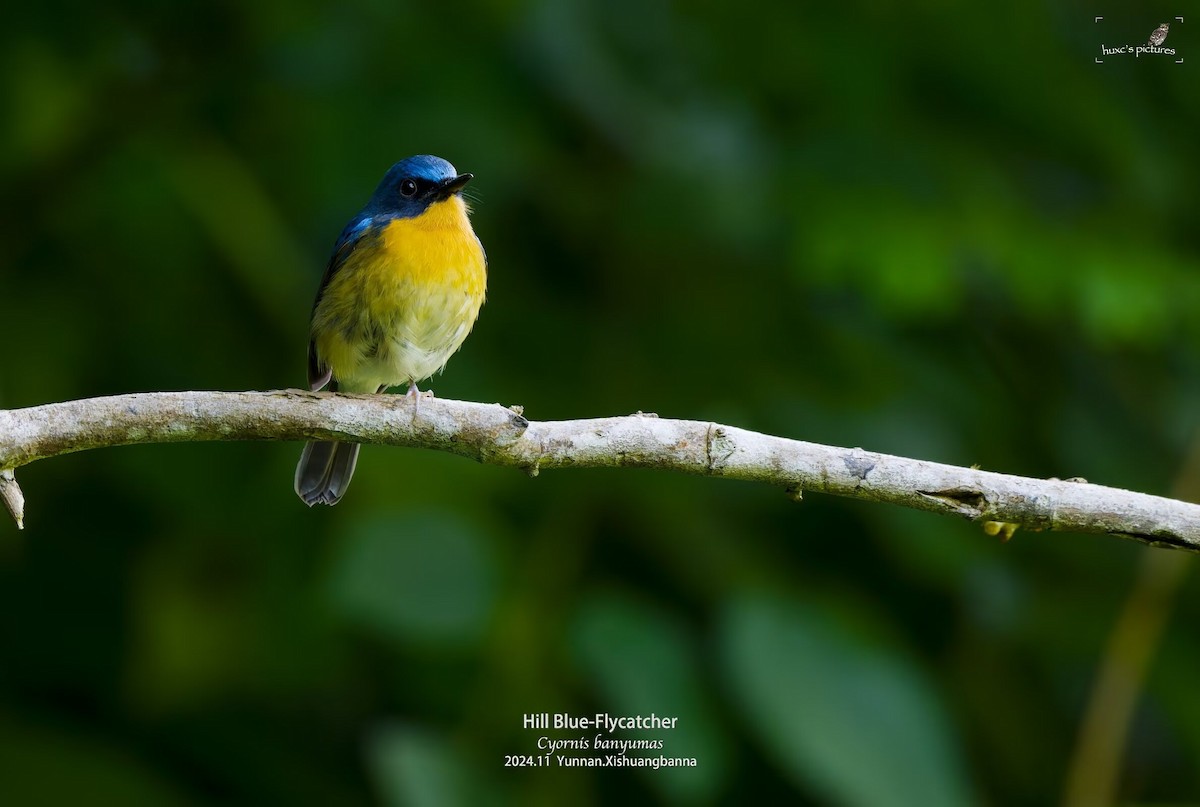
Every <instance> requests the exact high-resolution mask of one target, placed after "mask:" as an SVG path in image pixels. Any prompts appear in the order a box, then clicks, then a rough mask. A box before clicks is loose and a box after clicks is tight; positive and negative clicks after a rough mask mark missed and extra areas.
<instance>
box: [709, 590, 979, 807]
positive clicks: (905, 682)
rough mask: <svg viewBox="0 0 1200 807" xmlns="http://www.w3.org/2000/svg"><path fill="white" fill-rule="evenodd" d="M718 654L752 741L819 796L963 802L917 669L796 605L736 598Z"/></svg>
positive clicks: (957, 769) (897, 802)
mask: <svg viewBox="0 0 1200 807" xmlns="http://www.w3.org/2000/svg"><path fill="white" fill-rule="evenodd" d="M727 608H728V610H727V612H726V613H725V615H724V620H723V623H722V626H721V649H722V653H723V655H724V663H725V668H726V670H727V672H728V675H729V680H730V684H731V686H732V688H733V694H734V697H735V698H736V699H737V700H738V701H739V702H740V703H741V704H742V706H743V707H744V708H745V710H746V717H747V720H748V721H749V723H750V726H751V728H752V729H753V730H754V732H755V733H756V734H757V735H758V739H759V742H760V744H761V745H762V746H763V748H764V749H765V751H766V752H767V754H769V755H770V756H772V757H773V758H774V759H775V760H776V762H777V763H778V764H780V765H781V766H782V767H783V768H784V769H785V770H786V771H787V773H788V774H790V775H791V777H792V778H793V779H794V780H795V781H796V782H798V783H800V784H802V785H804V786H805V787H807V788H810V789H811V790H812V791H814V792H815V793H817V794H818V795H819V796H821V797H822V798H823V799H829V800H831V801H833V802H834V803H837V804H845V805H863V807H907V806H908V805H913V806H914V807H916V806H917V805H919V806H920V807H940V806H941V805H947V806H949V805H963V804H971V803H972V802H973V800H972V799H971V798H970V797H969V795H968V792H969V791H968V788H967V784H966V781H965V779H964V771H963V764H962V760H961V759H960V756H959V754H958V752H957V750H956V747H955V745H954V743H955V739H954V737H953V735H952V733H951V731H950V728H949V726H948V725H947V721H946V717H945V715H944V713H943V712H942V709H941V706H940V705H939V704H938V702H937V699H936V698H935V696H934V694H933V691H932V690H931V687H930V685H929V684H928V682H926V681H925V680H924V678H923V677H922V676H921V674H920V672H919V670H917V669H916V668H915V667H912V666H910V665H909V664H908V663H906V662H905V661H903V660H902V659H901V658H899V657H898V656H896V655H895V654H892V653H888V652H886V651H884V650H883V649H881V648H879V647H876V646H874V645H873V644H871V643H869V642H868V641H866V640H865V639H864V638H863V637H862V636H859V635H857V634H856V633H853V632H850V631H848V630H846V629H845V628H844V627H842V626H841V625H840V624H839V623H837V622H835V621H834V620H833V619H831V618H830V617H829V616H828V609H827V608H823V609H822V610H819V611H818V610H817V609H816V608H814V607H813V606H810V605H805V604H800V603H790V604H789V603H785V602H780V601H772V600H768V599H764V598H761V597H758V596H754V597H748V598H744V599H741V600H734V601H733V602H732V603H731V604H730V605H729V606H728V607H727Z"/></svg>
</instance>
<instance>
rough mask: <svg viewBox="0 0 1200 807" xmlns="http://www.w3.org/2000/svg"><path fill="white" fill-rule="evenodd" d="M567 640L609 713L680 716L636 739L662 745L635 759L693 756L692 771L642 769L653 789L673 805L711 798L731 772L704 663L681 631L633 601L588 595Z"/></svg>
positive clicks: (669, 619)
mask: <svg viewBox="0 0 1200 807" xmlns="http://www.w3.org/2000/svg"><path fill="white" fill-rule="evenodd" d="M571 638H572V650H573V656H574V658H575V663H576V664H577V665H578V666H579V667H580V668H581V671H582V673H583V675H584V676H585V677H586V678H588V679H590V680H591V681H592V683H593V685H594V686H595V688H596V689H597V690H598V692H599V696H600V700H601V702H602V703H604V704H605V705H606V706H607V708H609V709H611V710H612V713H613V714H620V715H636V714H640V715H646V714H650V713H651V712H653V713H654V714H657V715H658V716H660V717H678V718H679V722H678V723H677V724H676V727H675V728H674V729H670V730H664V731H647V732H641V733H639V734H638V737H642V738H646V739H661V740H663V748H662V750H661V751H655V752H647V751H638V752H636V753H638V754H639V755H650V754H654V755H656V754H662V755H664V756H668V757H695V758H696V767H695V768H660V769H659V770H652V769H648V768H642V769H639V770H641V772H643V773H644V774H645V775H646V776H647V777H648V778H649V779H650V782H651V784H653V785H654V786H655V787H657V788H659V790H661V791H662V793H663V795H665V796H666V797H667V798H668V799H669V800H671V801H674V802H677V803H686V804H704V803H708V802H711V801H712V800H713V799H714V798H716V797H717V796H718V795H719V794H720V792H721V789H722V786H723V784H724V782H725V779H726V776H727V774H728V768H729V762H728V748H727V747H726V744H725V742H724V741H723V739H722V731H721V729H720V727H719V726H718V725H717V722H716V718H715V717H714V716H713V714H712V711H711V710H710V709H709V708H708V707H707V706H706V704H707V703H708V701H709V699H708V696H707V694H706V693H705V691H704V687H703V685H702V682H701V680H700V675H699V671H700V670H701V669H702V664H701V662H700V659H699V658H698V653H697V652H696V648H695V646H694V642H693V640H692V637H691V636H689V635H688V633H687V631H686V630H685V628H684V627H683V625H681V624H679V623H678V622H677V621H676V620H675V619H673V618H672V617H671V616H669V615H668V614H665V613H663V612H662V611H660V610H659V609H657V608H655V607H653V606H651V605H649V604H647V603H644V602H639V601H638V600H636V599H634V598H632V597H629V596H625V595H617V594H603V595H593V596H591V597H590V598H588V599H587V600H586V601H584V603H583V604H582V605H581V606H580V610H579V613H578V614H577V615H576V618H575V621H574V624H573V626H572V629H571Z"/></svg>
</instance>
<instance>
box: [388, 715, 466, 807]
mask: <svg viewBox="0 0 1200 807" xmlns="http://www.w3.org/2000/svg"><path fill="white" fill-rule="evenodd" d="M367 757H368V764H369V767H370V769H371V774H372V776H373V778H374V779H375V783H376V787H377V788H378V790H379V793H380V795H381V796H382V798H383V804H385V805H388V807H458V805H477V804H480V803H481V800H480V798H479V794H478V793H476V792H475V791H478V790H479V788H474V787H472V785H471V783H472V781H473V778H472V776H471V769H470V768H469V767H468V766H467V765H466V764H465V763H464V761H463V760H462V758H461V756H460V754H459V753H458V751H457V750H455V748H454V746H453V745H451V743H450V742H449V741H447V740H446V739H445V738H444V737H442V736H440V735H438V734H436V733H434V732H431V731H427V730H424V729H420V728H416V727H413V726H398V725H389V726H384V727H382V728H380V729H377V730H376V731H375V733H374V734H373V735H372V737H371V740H370V745H369V747H368V749H367Z"/></svg>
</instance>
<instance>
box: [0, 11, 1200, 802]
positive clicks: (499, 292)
mask: <svg viewBox="0 0 1200 807" xmlns="http://www.w3.org/2000/svg"><path fill="white" fill-rule="evenodd" d="M101 5H103V4H93V3H83V2H63V3H58V2H46V3H34V4H25V5H24V6H23V8H22V9H21V10H20V11H16V12H12V11H6V21H5V26H4V28H3V30H2V32H0V99H2V102H3V107H2V110H0V178H2V187H0V199H2V204H3V216H2V217H0V235H2V239H0V324H2V327H3V342H2V344H3V363H2V365H0V368H2V370H0V372H2V375H0V406H3V407H5V408H15V407H22V406H30V405H36V404H40V403H45V402H50V401H56V400H63V399H69V398H78V397H88V396H94V395H102V394H108V393H119V392H129V391H137V390H178V389H233V390H241V389H271V388H281V387H288V386H297V385H300V384H302V382H303V379H304V345H305V341H306V327H307V315H308V312H309V306H310V303H311V298H312V294H313V292H314V290H315V287H316V283H317V279H318V277H319V275H320V272H321V270H322V268H323V265H324V262H325V260H326V258H327V256H328V253H329V249H330V247H331V246H332V243H333V240H334V238H335V237H336V236H337V233H338V232H339V231H340V230H341V228H342V226H343V224H344V223H345V221H346V220H347V219H348V218H349V216H350V215H351V214H352V213H353V212H354V211H355V210H357V208H358V207H359V206H360V205H362V204H363V203H364V202H365V200H366V198H367V197H368V195H369V194H370V192H371V190H372V189H373V188H374V185H375V183H376V182H377V181H378V180H379V177H380V176H381V175H382V174H383V172H384V171H385V170H386V168H387V167H388V166H389V165H390V164H391V163H392V162H394V161H395V160H397V159H400V158H402V157H404V156H407V155H409V154H413V153H425V152H431V153H435V154H438V155H441V156H444V157H446V158H448V159H449V160H451V161H452V162H453V163H454V164H455V165H456V166H457V167H458V168H459V169H460V170H466V171H472V172H474V173H475V174H476V175H477V180H476V182H475V183H474V184H473V185H472V195H473V197H474V199H475V204H474V208H475V212H474V221H475V226H476V229H477V232H478V233H479V235H480V237H481V239H482V240H483V242H484V244H485V245H486V247H487V250H488V255H489V258H490V272H491V277H490V289H489V299H488V303H487V305H486V306H485V307H484V310H483V314H482V316H481V318H480V320H479V323H478V325H477V327H476V329H475V332H474V334H473V335H472V336H471V338H470V339H469V340H468V341H467V343H466V345H465V347H464V348H463V350H462V352H461V353H460V354H459V355H458V356H456V357H455V358H454V359H453V360H452V361H451V362H450V365H449V368H448V370H447V372H446V374H445V375H444V376H441V377H438V378H436V379H434V380H433V381H432V382H429V383H428V384H427V385H426V386H432V387H433V388H434V389H435V390H436V392H437V394H438V395H439V396H442V397H452V398H465V399H470V400H479V401H487V402H491V401H500V402H503V403H506V404H521V405H523V406H524V407H525V412H526V414H527V415H528V416H530V417H532V418H535V419H557V418H572V417H585V416H602V415H619V414H626V413H630V412H634V411H637V410H644V411H648V412H657V413H659V414H660V415H661V416H664V417H685V418H697V419H704V418H707V419H715V420H717V421H720V422H725V423H729V424H733V425H737V426H741V427H745V428H750V429H756V430H761V431H765V432H770V433H774V434H780V435H785V436H790V437H797V438H802V439H806V440H811V441H816V442H828V443H833V444H836V445H846V446H862V447H864V448H867V449H871V450H876V451H885V452H892V453H898V454H904V455H908V456H915V457H920V458H923V459H929V460H937V461H942V462H948V463H955V464H962V465H970V464H973V463H978V464H980V465H982V466H983V467H986V468H989V469H994V470H1002V471H1007V472H1012V473H1019V474H1028V475H1033V476H1042V477H1047V476H1059V477H1067V476H1084V477H1086V478H1088V479H1089V480H1091V481H1094V482H1102V483H1105V484H1110V485H1116V486H1123V487H1129V488H1133V489H1136V490H1143V491H1148V492H1157V493H1166V492H1167V491H1169V490H1170V488H1171V484H1172V480H1173V479H1174V478H1175V477H1176V474H1177V473H1178V471H1179V468H1180V466H1181V465H1182V464H1183V460H1184V457H1185V455H1186V454H1187V453H1188V451H1189V445H1190V444H1191V441H1192V440H1194V439H1195V438H1194V434H1195V432H1196V429H1197V421H1198V417H1197V412H1198V411H1200V338H1198V334H1200V326H1198V325H1197V321H1198V318H1197V313H1198V312H1200V239H1198V236H1197V233H1198V232H1200V230H1198V228H1197V224H1196V215H1197V208H1198V205H1197V202H1198V201H1200V199H1198V194H1197V188H1198V186H1200V157H1198V151H1197V143H1198V134H1200V125H1198V124H1200V114H1198V105H1197V100H1196V99H1197V93H1196V71H1195V69H1194V66H1195V65H1197V64H1200V41H1198V40H1197V38H1196V37H1195V36H1193V35H1192V31H1193V30H1194V28H1193V27H1191V26H1194V25H1196V24H1200V23H1189V24H1188V25H1178V24H1177V25H1174V26H1173V27H1172V32H1171V34H1170V36H1169V38H1168V40H1167V43H1166V44H1167V46H1174V47H1175V48H1176V49H1177V52H1178V54H1179V55H1180V56H1182V57H1184V58H1185V63H1184V64H1183V65H1176V64H1174V63H1173V60H1172V59H1171V58H1168V57H1165V56H1158V57H1154V58H1149V57H1143V58H1140V59H1134V58H1131V57H1125V58H1110V59H1108V60H1107V61H1106V62H1105V64H1102V65H1099V64H1095V63H1094V61H1093V60H1094V57H1095V56H1096V55H1098V54H1099V52H1100V45H1101V44H1102V43H1103V44H1111V43H1113V42H1119V43H1125V42H1139V41H1143V40H1144V39H1145V38H1146V36H1148V35H1149V33H1150V31H1151V30H1152V29H1153V28H1154V27H1155V26H1156V25H1157V24H1158V23H1159V22H1162V21H1163V20H1164V19H1170V18H1171V17H1172V16H1173V15H1174V14H1176V13H1184V12H1183V11H1182V10H1180V9H1177V8H1176V7H1174V6H1167V5H1165V4H1159V3H1153V4H1142V5H1143V8H1142V9H1140V10H1139V11H1138V12H1137V13H1136V14H1132V13H1124V12H1119V11H1117V10H1115V9H1104V8H1099V7H1091V6H1086V5H1084V4H1078V3H1059V4H1043V3H1037V2H1032V1H1030V0H1027V1H1025V2H1015V3H1009V4H988V5H979V6H977V7H956V6H953V5H949V4H941V3H909V4H903V6H901V7H898V8H896V9H894V10H891V11H883V10H880V9H879V8H877V5H876V4H875V3H868V2H862V3H859V2H849V3H837V4H825V5H823V6H821V7H819V8H801V6H802V5H803V4H800V3H787V2H767V1H766V0H742V2H737V3H723V2H722V3H718V2H700V3H682V2H678V3H663V2H649V3H647V2H635V1H634V0H622V1H621V2H602V1H601V0H542V1H541V2H505V1H503V0H492V1H491V2H480V3H456V4H445V8H443V10H437V9H438V8H439V7H438V6H437V5H436V4H433V3H394V2H384V0H375V1H373V2H354V3H346V4H337V5H334V4H330V5H329V6H321V5H318V4H313V3H283V2H262V3H232V2H224V3H222V2H207V3H195V4H167V3H161V4H160V3H152V2H140V3H138V2H121V3H117V4H108V7H101ZM451 7H452V8H453V10H454V11H453V12H451V11H448V10H445V9H447V8H451ZM1102 13H1109V14H1110V16H1109V17H1108V18H1107V19H1106V20H1105V22H1104V23H1102V24H1096V23H1094V22H1093V15H1095V14H1102ZM14 14H15V16H13V15H14ZM299 450H300V447H299V445H295V444H268V443H257V444H234V443H223V444H218V443H214V444H206V445H172V446H139V447H130V448H120V449H112V450H103V451H94V452H89V453H85V454H80V455H74V456H69V457H63V458H59V459H54V460H49V461H46V462H39V463H36V464H34V465H32V466H29V467H27V468H23V469H21V470H20V472H19V478H20V480H21V483H22V485H23V487H24V490H25V492H26V495H27V497H28V499H29V502H28V519H27V521H28V529H27V530H26V531H25V532H24V533H18V532H16V531H15V529H13V528H12V527H11V526H5V525H3V524H0V801H3V803H5V804H79V803H114V804H117V803H120V804H155V805H175V804H205V803H222V804H247V805H250V804H253V805H263V804H289V805H305V804H313V805H317V804H320V805H341V804H368V803H382V804H389V805H391V804H394V805H419V806H421V807H424V805H439V804H456V803H461V804H486V805H527V804H528V805H539V804H540V805H558V804H567V803H571V804H585V805H586V804H608V803H643V802H645V803H661V804H669V805H693V804H695V805H707V804H728V805H734V804H748V803H796V804H809V803H811V804H828V803H834V804H843V805H854V806H858V805H908V804H912V805H959V804H973V803H984V804H997V805H999V804H1006V805H1007V804H1030V805H1042V804H1048V803H1051V802H1053V801H1055V800H1056V799H1057V798H1058V794H1059V793H1060V792H1061V789H1062V782H1063V778H1064V775H1065V771H1066V767H1067V762H1068V759H1069V757H1070V754H1071V751H1072V748H1073V747H1074V744H1075V736H1076V731H1077V727H1078V721H1079V717H1080V714H1081V712H1082V709H1083V707H1084V704H1085V702H1086V699H1087V696H1088V692H1089V687H1090V685H1091V682H1092V680H1093V677H1094V675H1095V670H1096V665H1097V663H1098V660H1099V658H1100V656H1101V653H1102V650H1103V646H1104V641H1105V638H1106V636H1107V634H1108V631H1109V630H1110V628H1111V626H1112V624H1113V621H1114V619H1115V617H1116V616H1117V614H1118V613H1119V612H1120V609H1121V607H1122V603H1123V601H1124V599H1125V597H1126V596H1127V594H1128V592H1129V591H1130V589H1131V586H1132V585H1133V580H1134V576H1135V570H1136V568H1137V566H1138V564H1139V563H1140V562H1141V561H1142V559H1143V557H1144V556H1145V555H1146V554H1147V553H1148V552H1150V551H1152V550H1148V549H1146V548H1143V547H1142V546H1140V545H1136V544H1133V543H1129V542H1123V541H1120V540H1117V539H1114V538H1104V537H1096V536H1076V535H1060V534H1037V533H1030V532H1025V531H1023V532H1018V533H1017V536H1016V539H1015V540H1014V541H1013V542H1012V543H1011V544H1008V545H1002V544H1000V543H999V542H998V541H996V540H995V539H992V538H988V537H986V536H985V535H983V533H982V532H981V531H980V529H979V528H978V526H975V525H972V524H969V523H966V522H960V521H957V520H952V519H947V518H938V517H934V516H930V515H925V514H920V513H915V512H909V511H906V510H902V509H899V508H895V507H888V506H884V505H877V504H869V503H865V502H858V501H848V500H847V501H843V500H835V499H831V498H828V497H822V496H819V495H816V494H812V495H810V496H808V497H807V498H806V499H805V501H804V503H803V504H801V505H796V504H794V503H792V502H790V501H789V500H788V499H787V498H786V497H785V496H784V495H783V494H782V492H781V491H779V490H776V489H772V488H769V487H765V486H756V485H751V484H743V483H736V482H729V481H720V480H708V479H696V478H688V477H683V476H677V475H669V474H663V473H653V472H649V471H636V470H623V471H607V472H604V471H563V472H553V473H544V474H542V475H541V476H540V477H539V478H537V479H536V480H530V479H528V478H525V477H524V476H522V475H520V474H518V473H515V472H513V471H510V470H503V469H499V468H491V467H483V466H478V465H475V464H472V463H470V462H467V461H464V460H462V459H457V458H454V457H450V456H446V455H439V454H435V453H427V452H419V451H408V450H399V449H387V448H377V447H368V448H366V449H365V450H364V451H363V456H362V460H361V462H360V463H359V471H358V476H357V477H356V479H355V482H354V485H353V487H352V488H351V490H350V492H349V495H348V496H347V497H346V499H345V500H344V502H343V503H342V504H341V505H340V506H338V507H337V508H335V509H332V510H327V509H322V510H308V509H307V508H305V507H303V506H302V505H301V504H300V503H299V502H298V501H297V500H296V497H295V495H294V494H293V493H292V489H291V478H292V471H293V467H294V463H295V461H296V458H297V456H298V454H299ZM1177 608H1178V610H1177V612H1176V614H1175V621H1174V622H1173V623H1172V626H1171V628H1170V629H1169V631H1168V633H1167V635H1166V637H1165V639H1164V642H1163V644H1162V647H1161V648H1160V652H1159V654H1158V656H1157V661H1156V664H1155V666H1154V667H1153V669H1152V671H1151V675H1150V677H1149V679H1148V681H1147V686H1146V690H1145V692H1144V698H1143V700H1142V702H1141V707H1140V709H1139V711H1138V713H1137V718H1136V720H1135V723H1134V726H1133V734H1132V737H1131V746H1130V749H1129V753H1128V755H1127V757H1126V759H1125V761H1124V768H1123V770H1124V773H1123V776H1122V788H1121V792H1122V794H1123V795H1124V797H1125V798H1126V799H1128V800H1130V801H1135V802H1139V803H1151V802H1156V801H1157V802H1162V801H1174V802H1179V801H1187V800H1189V799H1196V798H1200V778H1198V774H1197V766H1196V764H1195V763H1196V760H1197V759H1198V758H1200V730H1198V729H1197V726H1200V696H1198V695H1197V689H1196V675H1197V670H1198V669H1200V639H1198V638H1197V636H1196V633H1195V631H1194V630H1193V629H1191V628H1189V626H1194V625H1196V624H1197V620H1200V604H1198V603H1197V588H1196V583H1195V582H1194V581H1189V582H1187V583H1185V585H1184V587H1183V589H1182V590H1181V592H1180V596H1179V602H1178V604H1177ZM541 711H549V712H560V711H570V712H573V713H576V714H591V713H594V712H597V711H603V712H610V713H614V714H618V713H629V712H648V711H656V712H658V713H660V714H669V715H677V716H678V717H679V721H680V724H679V728H678V729H677V730H675V731H674V732H670V733H665V734H663V737H664V739H665V740H666V747H665V749H664V752H665V753H667V754H668V755H672V756H673V755H683V756H696V757H697V758H698V760H699V767H698V768H696V769H695V770H693V771H689V772H678V771H660V772H657V773H656V772H652V771H641V772H639V771H621V770H605V771H601V770H592V771H579V770H556V769H542V770H536V771H513V770H506V769H505V768H503V767H502V762H503V756H504V755H505V754H514V753H532V752H534V751H535V750H536V749H535V747H534V743H535V740H536V737H537V734H538V733H537V732H530V731H526V730H523V729H522V728H521V724H520V718H521V715H522V714H523V713H525V712H541ZM566 736H576V735H573V734H568V735H566Z"/></svg>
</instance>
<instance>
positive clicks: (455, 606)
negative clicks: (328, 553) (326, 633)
mask: <svg viewBox="0 0 1200 807" xmlns="http://www.w3.org/2000/svg"><path fill="white" fill-rule="evenodd" d="M495 577H496V569H495V558H494V556H493V553H492V552H491V548H490V546H489V545H488V540H487V538H486V536H485V535H484V534H483V533H482V532H481V531H480V530H479V529H478V528H477V527H475V526H474V525H473V524H471V523H469V522H467V521H465V520H463V519H461V518H459V517H458V516H455V515H453V514H450V513H433V512H430V513H417V514H414V513H402V514H397V515H395V516H390V517H388V516H376V517H373V518H370V519H368V520H366V521H363V522H361V523H359V524H358V525H356V526H355V527H354V528H353V529H352V530H350V534H349V535H348V536H347V538H346V541H345V543H344V544H343V545H342V546H341V547H340V549H339V557H338V558H337V559H336V560H335V562H334V567H333V577H332V587H331V593H332V599H333V603H334V606H335V608H336V609H337V610H338V612H339V613H341V614H342V615H343V616H344V617H345V618H346V619H348V620H350V621H353V622H358V623H360V624H362V625H364V626H366V627H368V628H370V629H372V630H374V631H376V632H378V633H379V634H380V635H382V636H385V637H387V638H390V639H395V640H399V641H404V640H418V641H429V642H432V643H438V644H447V645H467V644H470V643H472V642H474V641H476V640H478V638H479V636H480V635H481V634H482V632H483V629H484V628H485V626H486V624H487V621H488V619H489V617H490V616H491V613H492V607H493V600H494V595H495Z"/></svg>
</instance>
